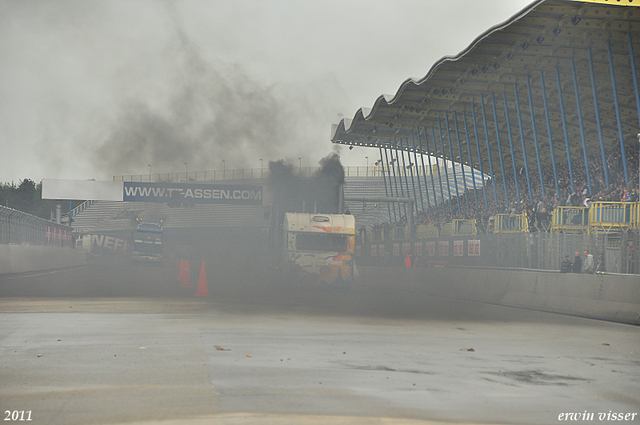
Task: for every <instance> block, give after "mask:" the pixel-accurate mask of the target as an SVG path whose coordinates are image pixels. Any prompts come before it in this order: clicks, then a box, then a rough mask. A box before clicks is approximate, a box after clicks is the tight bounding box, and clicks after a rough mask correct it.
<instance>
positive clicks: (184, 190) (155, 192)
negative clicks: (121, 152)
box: [122, 182, 262, 205]
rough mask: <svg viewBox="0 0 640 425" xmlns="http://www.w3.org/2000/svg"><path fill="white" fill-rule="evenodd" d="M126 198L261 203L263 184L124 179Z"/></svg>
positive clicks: (150, 200) (198, 202)
mask: <svg viewBox="0 0 640 425" xmlns="http://www.w3.org/2000/svg"><path fill="white" fill-rule="evenodd" d="M122 200H123V201H134V202H167V203H169V202H176V203H190V204H231V205H262V186H249V185H232V184H198V183H192V184H188V183H144V182H125V183H124V196H123V199H122Z"/></svg>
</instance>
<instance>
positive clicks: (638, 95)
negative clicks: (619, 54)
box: [627, 32, 640, 189]
mask: <svg viewBox="0 0 640 425" xmlns="http://www.w3.org/2000/svg"><path fill="white" fill-rule="evenodd" d="M627 40H628V42H629V62H630V65H631V76H632V77H633V89H634V91H635V94H636V111H637V112H638V124H639V125H640V91H639V90H638V76H637V75H636V60H635V56H634V55H633V42H632V40H631V33H630V32H628V33H627ZM638 189H640V188H638Z"/></svg>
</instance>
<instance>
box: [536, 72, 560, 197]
mask: <svg viewBox="0 0 640 425" xmlns="http://www.w3.org/2000/svg"><path fill="white" fill-rule="evenodd" d="M540 85H541V86H542V103H543V104H544V116H545V118H546V120H547V135H548V136H549V150H550V151H551V166H552V167H553V181H554V182H555V186H556V196H558V197H559V196H560V188H559V186H558V173H557V171H556V156H555V154H554V152H553V138H552V137H551V122H550V120H549V108H548V106H547V89H546V88H545V85H544V71H540Z"/></svg>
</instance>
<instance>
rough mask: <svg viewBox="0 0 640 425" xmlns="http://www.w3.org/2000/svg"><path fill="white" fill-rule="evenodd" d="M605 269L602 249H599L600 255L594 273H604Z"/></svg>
mask: <svg viewBox="0 0 640 425" xmlns="http://www.w3.org/2000/svg"><path fill="white" fill-rule="evenodd" d="M606 271H607V267H606V266H605V260H604V248H602V247H601V248H600V253H599V254H598V267H597V268H596V272H606Z"/></svg>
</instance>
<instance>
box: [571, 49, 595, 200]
mask: <svg viewBox="0 0 640 425" xmlns="http://www.w3.org/2000/svg"><path fill="white" fill-rule="evenodd" d="M571 74H572V75H573V90H574V91H575V93H576V105H577V108H578V123H579V124H580V138H581V139H582V154H583V155H584V168H585V172H586V173H587V186H589V193H593V191H592V190H591V176H590V173H589V157H588V156H587V141H586V140H585V137H584V125H583V124H582V108H581V107H580V92H579V91H578V77H577V76H576V64H575V62H574V61H573V58H571Z"/></svg>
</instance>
